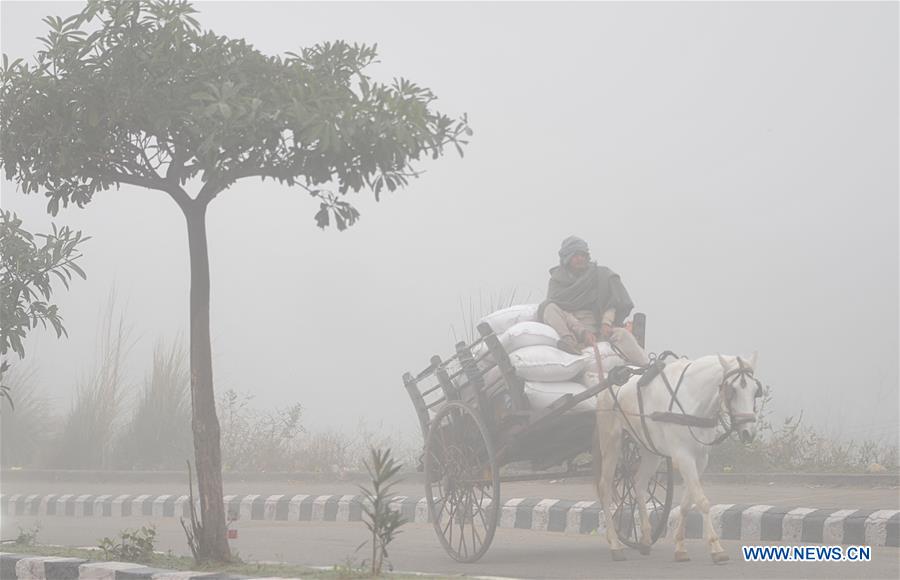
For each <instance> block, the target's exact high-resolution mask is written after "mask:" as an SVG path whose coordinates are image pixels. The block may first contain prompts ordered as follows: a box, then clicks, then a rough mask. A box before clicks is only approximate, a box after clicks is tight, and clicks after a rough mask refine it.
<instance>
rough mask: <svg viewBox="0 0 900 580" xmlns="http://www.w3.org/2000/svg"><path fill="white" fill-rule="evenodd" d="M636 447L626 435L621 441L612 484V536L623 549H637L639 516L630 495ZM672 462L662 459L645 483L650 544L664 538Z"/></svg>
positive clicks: (670, 492)
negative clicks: (616, 537)
mask: <svg viewBox="0 0 900 580" xmlns="http://www.w3.org/2000/svg"><path fill="white" fill-rule="evenodd" d="M639 451H640V450H639V448H638V443H637V442H636V441H635V440H634V439H633V438H632V437H631V435H630V434H628V433H627V432H626V433H625V434H624V437H623V439H622V453H621V455H620V456H619V463H618V465H616V477H615V481H614V482H613V502H614V503H615V506H616V511H615V513H614V514H613V522H615V525H616V534H617V535H618V536H619V539H620V540H622V543H624V544H625V545H627V546H630V547H632V548H639V547H640V537H641V512H640V510H639V509H638V505H637V502H636V498H635V493H634V477H635V475H636V474H637V470H638V467H639V465H640V461H641V456H640V453H639ZM673 490H674V485H673V481H672V459H671V458H669V457H666V458H665V459H664V460H663V461H662V462H661V463H660V465H659V468H658V469H657V470H656V473H654V474H653V475H652V476H651V477H650V481H649V482H648V483H647V492H646V499H647V509H648V510H649V511H650V526H651V527H650V541H651V543H653V544H655V543H656V541H657V540H658V539H659V538H660V537H661V536H663V535H664V534H665V532H666V526H667V525H668V521H669V511H670V510H671V509H672V493H673Z"/></svg>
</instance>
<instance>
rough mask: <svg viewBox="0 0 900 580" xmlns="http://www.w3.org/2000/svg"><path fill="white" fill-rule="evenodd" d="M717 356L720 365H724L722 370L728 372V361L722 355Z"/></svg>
mask: <svg viewBox="0 0 900 580" xmlns="http://www.w3.org/2000/svg"><path fill="white" fill-rule="evenodd" d="M716 356H717V357H719V364H721V365H722V369H723V370H726V371H727V370H728V361H726V360H725V357H723V356H722V355H720V354H717V355H716Z"/></svg>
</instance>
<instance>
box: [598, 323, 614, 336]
mask: <svg viewBox="0 0 900 580" xmlns="http://www.w3.org/2000/svg"><path fill="white" fill-rule="evenodd" d="M612 332H613V327H612V324H610V323H608V322H604V323H603V324H601V325H600V336H602V337H603V338H609V337H610V336H612Z"/></svg>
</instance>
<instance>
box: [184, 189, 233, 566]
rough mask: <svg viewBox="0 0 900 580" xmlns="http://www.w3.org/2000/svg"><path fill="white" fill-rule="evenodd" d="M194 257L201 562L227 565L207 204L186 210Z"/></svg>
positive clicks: (193, 347)
mask: <svg viewBox="0 0 900 580" xmlns="http://www.w3.org/2000/svg"><path fill="white" fill-rule="evenodd" d="M184 213H185V217H186V218H187V227H188V246H189V248H190V256H191V357H190V358H191V413H192V415H191V426H192V428H193V431H194V460H195V462H196V467H197V490H198V492H199V498H200V520H201V522H202V528H201V530H199V534H198V537H197V543H198V548H199V549H198V554H197V555H198V557H199V558H200V559H201V560H212V561H217V562H226V561H230V560H231V550H230V549H229V548H228V539H227V538H226V537H225V525H226V522H225V504H224V500H223V492H222V448H221V445H220V442H219V418H218V417H217V416H216V397H215V393H214V392H213V377H212V348H211V346H210V338H209V252H208V250H207V245H206V204H205V203H202V202H197V201H195V202H193V203H191V204H190V205H188V206H186V207H184Z"/></svg>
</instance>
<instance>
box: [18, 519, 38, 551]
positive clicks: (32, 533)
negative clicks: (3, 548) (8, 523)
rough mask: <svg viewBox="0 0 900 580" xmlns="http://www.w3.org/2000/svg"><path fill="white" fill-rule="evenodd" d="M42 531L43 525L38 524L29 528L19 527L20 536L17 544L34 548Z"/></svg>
mask: <svg viewBox="0 0 900 580" xmlns="http://www.w3.org/2000/svg"><path fill="white" fill-rule="evenodd" d="M40 531H41V523H40V522H37V523H35V524H34V525H32V526H31V527H29V528H23V527H22V526H19V535H18V536H16V539H15V543H16V544H18V545H19V546H34V545H35V544H37V537H38V533H39V532H40Z"/></svg>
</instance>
